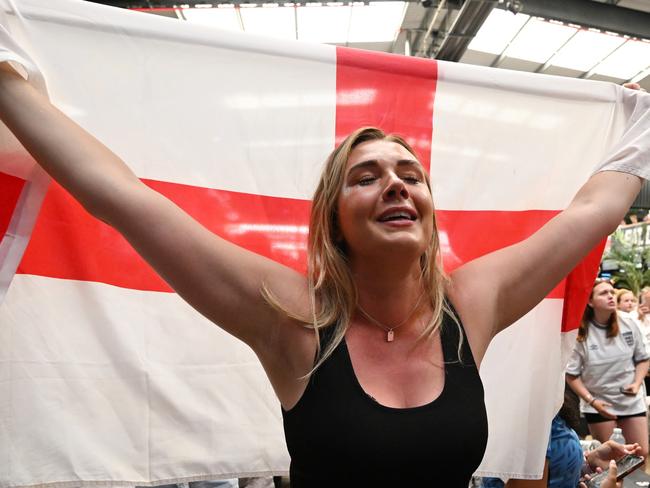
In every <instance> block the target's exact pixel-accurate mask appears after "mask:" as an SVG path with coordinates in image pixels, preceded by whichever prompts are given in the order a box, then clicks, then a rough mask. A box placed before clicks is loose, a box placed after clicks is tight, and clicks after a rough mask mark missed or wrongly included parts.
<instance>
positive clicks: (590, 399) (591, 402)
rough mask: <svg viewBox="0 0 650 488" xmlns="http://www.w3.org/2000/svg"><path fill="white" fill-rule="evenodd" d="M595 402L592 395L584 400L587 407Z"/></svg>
mask: <svg viewBox="0 0 650 488" xmlns="http://www.w3.org/2000/svg"><path fill="white" fill-rule="evenodd" d="M595 401H596V398H595V397H594V396H593V395H589V396H588V397H587V398H585V402H587V405H593V403H594V402H595Z"/></svg>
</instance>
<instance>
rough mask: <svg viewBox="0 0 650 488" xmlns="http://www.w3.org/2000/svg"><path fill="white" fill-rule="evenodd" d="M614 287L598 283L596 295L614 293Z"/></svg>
mask: <svg viewBox="0 0 650 488" xmlns="http://www.w3.org/2000/svg"><path fill="white" fill-rule="evenodd" d="M613 289H614V287H613V286H612V285H611V284H609V283H598V284H597V285H596V286H594V293H600V292H604V291H612V290H613Z"/></svg>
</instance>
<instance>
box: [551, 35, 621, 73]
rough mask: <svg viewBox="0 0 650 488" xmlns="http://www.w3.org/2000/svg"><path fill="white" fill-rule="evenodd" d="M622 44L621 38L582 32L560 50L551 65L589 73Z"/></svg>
mask: <svg viewBox="0 0 650 488" xmlns="http://www.w3.org/2000/svg"><path fill="white" fill-rule="evenodd" d="M624 42H625V39H623V38H622V37H618V36H612V35H610V34H603V33H600V32H597V31H594V30H591V29H590V30H582V31H580V32H578V33H577V34H576V35H575V36H574V37H573V38H572V39H571V40H570V41H569V42H567V44H566V45H565V46H564V47H563V48H562V49H560V51H559V52H558V53H557V55H556V56H555V57H554V58H553V60H552V61H551V63H552V64H553V65H554V66H560V67H562V68H569V69H574V70H577V71H589V70H590V69H591V68H593V67H594V66H595V65H596V64H598V63H599V62H600V61H602V60H603V59H605V58H606V57H607V56H608V55H609V54H610V53H612V51H614V49H616V48H617V47H619V46H620V45H621V44H623V43H624Z"/></svg>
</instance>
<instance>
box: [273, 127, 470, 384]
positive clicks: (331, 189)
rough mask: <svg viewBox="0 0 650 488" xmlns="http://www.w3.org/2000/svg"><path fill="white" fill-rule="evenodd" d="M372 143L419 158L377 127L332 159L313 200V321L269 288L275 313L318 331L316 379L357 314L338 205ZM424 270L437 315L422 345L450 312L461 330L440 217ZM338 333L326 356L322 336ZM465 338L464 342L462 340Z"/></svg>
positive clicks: (357, 134) (353, 137)
mask: <svg viewBox="0 0 650 488" xmlns="http://www.w3.org/2000/svg"><path fill="white" fill-rule="evenodd" d="M368 141H389V142H394V143H397V144H399V145H401V146H403V147H404V148H405V149H406V150H407V151H409V152H410V153H411V154H413V155H414V156H416V158H417V154H416V153H415V151H414V150H413V148H412V147H411V146H410V145H409V144H408V143H407V142H406V141H405V140H404V139H403V138H402V137H400V136H398V135H395V134H386V133H384V132H383V131H382V130H380V129H378V128H375V127H362V128H360V129H357V130H356V131H354V132H353V133H352V134H350V135H349V136H347V137H346V138H345V139H344V140H343V142H341V144H339V146H338V147H337V148H336V149H334V151H333V152H332V153H331V154H330V155H329V157H328V158H327V161H326V164H325V168H324V169H323V172H322V174H321V177H320V181H319V183H318V186H317V188H316V191H315V193H314V197H313V199H312V206H311V215H310V221H309V239H308V244H307V252H308V267H307V280H308V286H309V298H310V302H311V304H310V305H311V313H312V316H311V317H310V318H309V319H308V320H305V318H303V317H298V316H296V315H294V314H292V313H291V312H290V311H288V310H287V309H286V307H284V306H283V305H282V304H281V303H279V301H278V299H277V298H276V297H275V296H274V295H273V293H272V292H271V290H269V289H268V288H267V287H263V289H262V293H263V295H264V297H265V299H266V300H267V301H268V302H269V304H270V305H271V306H272V307H273V308H275V309H277V310H280V311H281V312H284V313H285V314H287V315H288V316H290V317H292V318H294V319H297V320H299V321H301V322H303V323H304V324H305V326H307V327H310V328H313V330H314V334H315V337H316V341H317V345H318V346H317V347H318V349H317V351H318V354H317V358H318V359H317V361H316V364H315V365H314V368H313V369H312V371H311V372H310V373H309V374H311V373H313V372H314V371H315V370H316V369H317V368H318V367H319V366H320V365H321V364H322V363H323V362H324V361H325V360H326V359H327V358H328V357H329V356H330V355H331V354H332V352H333V351H334V350H335V349H336V347H337V346H338V345H339V344H340V343H341V341H342V340H343V337H344V336H345V333H346V331H347V329H348V327H349V326H350V321H351V320H352V317H353V315H354V313H355V310H356V309H357V301H358V292H357V288H356V285H355V283H354V280H353V279H352V274H351V272H350V268H349V265H348V255H347V249H346V244H345V241H344V240H343V238H342V236H341V232H340V227H339V217H338V199H339V194H340V192H341V188H342V187H343V183H344V179H345V170H346V166H347V162H348V158H349V156H350V153H351V152H352V150H353V149H354V148H355V147H357V146H358V145H359V144H361V143H363V142H368ZM425 178H426V183H427V186H428V188H429V192H431V182H430V179H429V176H428V174H427V175H426V176H425ZM420 270H421V280H422V283H423V285H424V288H425V289H424V293H425V296H426V297H428V299H429V303H430V305H431V308H432V310H433V314H432V316H431V320H430V321H429V323H428V324H427V325H426V327H425V329H424V331H423V332H422V334H421V336H420V339H424V338H428V337H431V336H432V335H433V334H435V332H436V331H437V330H438V329H440V327H441V326H442V321H443V317H444V313H445V312H447V313H448V314H449V315H450V316H451V317H452V319H454V321H455V322H456V323H457V325H458V327H460V325H459V324H458V320H457V318H456V316H455V314H454V313H453V312H452V311H451V310H450V307H449V305H448V304H447V302H446V300H445V290H446V286H447V283H448V278H447V275H446V274H445V273H444V271H443V269H442V259H441V254H440V242H439V239H438V229H437V225H436V217H435V214H434V216H433V232H432V235H431V239H430V241H429V243H428V246H427V249H426V251H425V252H424V254H422V256H420ZM332 327H333V330H332V331H331V334H328V335H329V337H330V340H328V341H327V342H326V346H325V348H324V349H323V350H321V341H320V331H321V330H324V329H327V328H332ZM460 337H461V339H462V334H460ZM461 345H462V342H459V345H458V352H459V357H460V349H461Z"/></svg>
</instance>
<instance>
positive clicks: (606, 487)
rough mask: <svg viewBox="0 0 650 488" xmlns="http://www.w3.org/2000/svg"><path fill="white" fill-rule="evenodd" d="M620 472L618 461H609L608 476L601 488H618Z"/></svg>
mask: <svg viewBox="0 0 650 488" xmlns="http://www.w3.org/2000/svg"><path fill="white" fill-rule="evenodd" d="M617 474H618V467H617V466H616V461H614V460H611V461H610V462H609V473H608V474H607V478H606V479H605V481H603V482H602V483H601V485H600V488H616V486H617V484H616V475H617Z"/></svg>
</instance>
